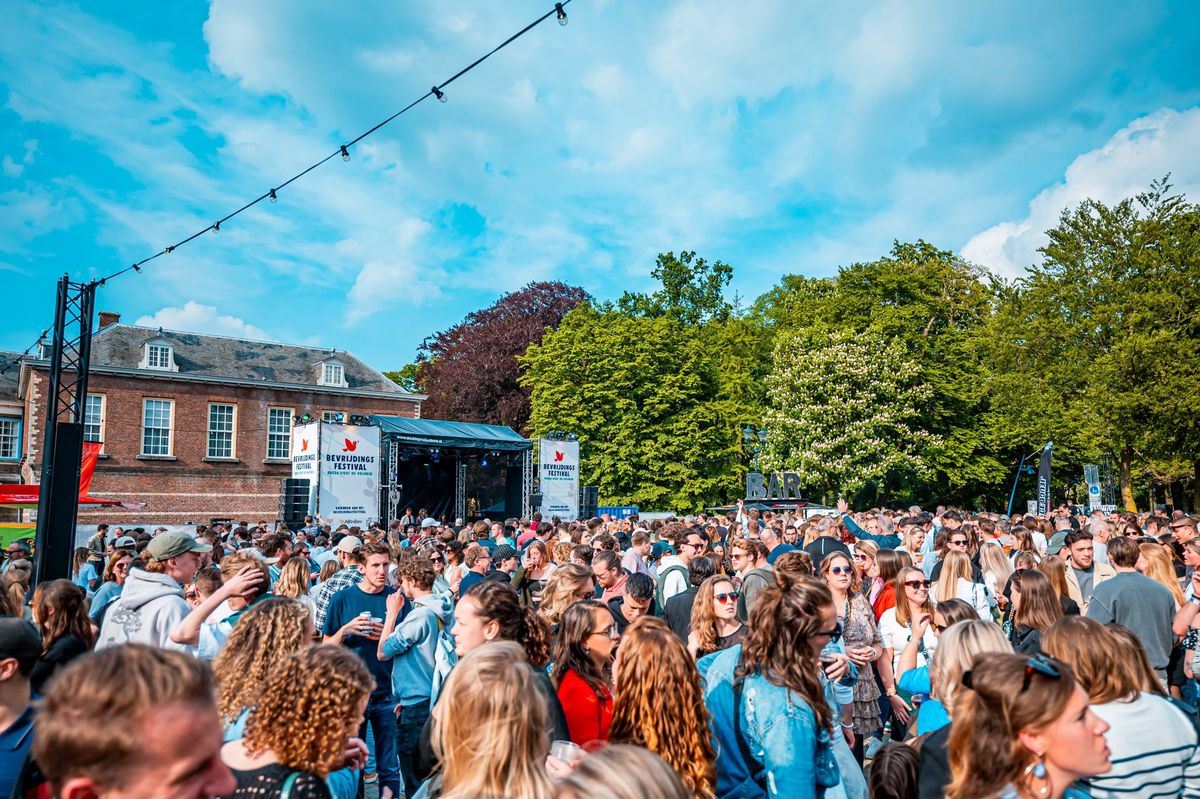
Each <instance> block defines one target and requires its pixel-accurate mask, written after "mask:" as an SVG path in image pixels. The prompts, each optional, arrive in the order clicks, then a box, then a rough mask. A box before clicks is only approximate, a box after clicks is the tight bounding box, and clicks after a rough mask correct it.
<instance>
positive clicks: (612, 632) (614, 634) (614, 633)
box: [592, 624, 621, 641]
mask: <svg viewBox="0 0 1200 799" xmlns="http://www.w3.org/2000/svg"><path fill="white" fill-rule="evenodd" d="M592 635H606V636H608V637H609V638H610V639H612V640H613V641H615V640H617V639H618V638H620V637H621V633H620V631H618V630H617V625H615V624H613V625H612V626H609V627H605V628H604V629H603V630H592Z"/></svg>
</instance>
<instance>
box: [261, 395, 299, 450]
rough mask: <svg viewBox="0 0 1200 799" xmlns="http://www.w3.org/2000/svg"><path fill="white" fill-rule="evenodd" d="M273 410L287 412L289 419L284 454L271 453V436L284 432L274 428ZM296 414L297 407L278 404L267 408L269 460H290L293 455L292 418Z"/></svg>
mask: <svg viewBox="0 0 1200 799" xmlns="http://www.w3.org/2000/svg"><path fill="white" fill-rule="evenodd" d="M272 411H282V412H283V413H284V414H285V416H286V419H287V438H286V439H285V441H284V449H285V452H284V453H283V454H282V455H272V454H271V436H279V435H282V433H280V432H279V431H277V430H273V429H272V427H271V413H272ZM295 415H296V409H295V408H285V407H282V406H278V405H272V406H269V407H268V408H267V460H269V461H280V460H288V459H290V458H291V457H292V427H293V425H292V419H293V418H294V417H295Z"/></svg>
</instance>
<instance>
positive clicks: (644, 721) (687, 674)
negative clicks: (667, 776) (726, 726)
mask: <svg viewBox="0 0 1200 799" xmlns="http://www.w3.org/2000/svg"><path fill="white" fill-rule="evenodd" d="M713 579H714V578H709V579H708V580H705V581H704V585H709V583H710V581H712V580H713ZM703 590H704V586H703V585H702V586H701V592H703ZM709 591H710V593H711V591H712V586H711V585H709ZM696 601H697V603H699V602H700V595H699V594H697V596H696ZM711 602H712V598H711V596H710V597H709V603H710V604H711ZM693 618H694V614H693ZM618 665H619V668H618V669H617V674H616V685H615V688H614V692H613V707H614V711H613V720H612V727H611V728H610V729H609V740H610V741H612V742H613V743H628V744H633V745H635V746H644V747H646V748H647V749H649V750H650V751H651V752H655V753H657V754H658V755H660V756H661V757H662V759H663V760H665V761H667V765H669V766H671V767H672V768H674V769H675V771H676V772H678V774H679V776H680V777H681V778H682V779H683V782H684V784H685V785H686V786H687V787H688V788H689V789H690V790H691V792H692V795H693V796H697V797H701V799H708V797H711V796H713V789H714V787H715V786H716V781H717V772H716V768H715V765H714V764H715V763H716V753H715V752H714V751H713V746H712V737H711V735H710V733H709V726H708V724H709V717H708V710H707V709H706V708H705V706H704V691H703V689H702V688H701V686H700V673H699V672H698V671H697V670H696V663H695V661H694V660H692V656H691V655H690V654H688V651H687V649H686V648H685V647H684V645H683V643H682V642H680V640H679V637H678V636H676V635H675V633H673V632H671V628H670V627H668V626H667V624H666V622H664V621H663V620H662V619H657V618H654V617H653V616H643V617H641V618H640V619H638V620H637V621H635V622H634V623H633V624H631V625H629V627H628V628H627V629H626V630H625V634H624V635H623V636H622V637H621V650H620V659H619V664H618Z"/></svg>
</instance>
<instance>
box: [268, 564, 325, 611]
mask: <svg viewBox="0 0 1200 799" xmlns="http://www.w3.org/2000/svg"><path fill="white" fill-rule="evenodd" d="M311 568H312V567H311V566H309V565H308V559H307V558H296V557H293V558H289V559H288V562H287V563H285V564H283V568H282V569H280V571H279V579H278V580H276V581H275V587H274V588H273V589H272V593H274V594H275V596H282V597H287V598H288V599H294V600H296V601H297V602H299V603H300V604H301V605H303V606H304V608H305V610H307V611H308V612H309V615H311V616H312V617H313V618H314V619H315V618H316V617H317V603H316V602H314V601H313V598H312V597H311V596H309V595H308V583H309V577H310V575H311Z"/></svg>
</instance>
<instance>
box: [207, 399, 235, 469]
mask: <svg viewBox="0 0 1200 799" xmlns="http://www.w3.org/2000/svg"><path fill="white" fill-rule="evenodd" d="M216 408H222V409H224V408H228V409H229V418H228V420H226V419H221V420H220V424H221V428H219V429H218V428H214V427H213V424H214V419H213V410H214V409H216ZM205 419H206V420H207V423H206V425H205V430H206V435H205V437H204V457H206V458H209V459H210V460H221V461H227V460H234V459H236V458H237V403H235V402H210V403H208V412H207V413H206V414H205ZM226 424H227V425H228V426H229V429H228V430H226V429H224V426H225V425H226ZM214 435H216V436H229V451H228V452H224V448H222V451H220V452H216V453H214V452H213V436H214Z"/></svg>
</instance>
